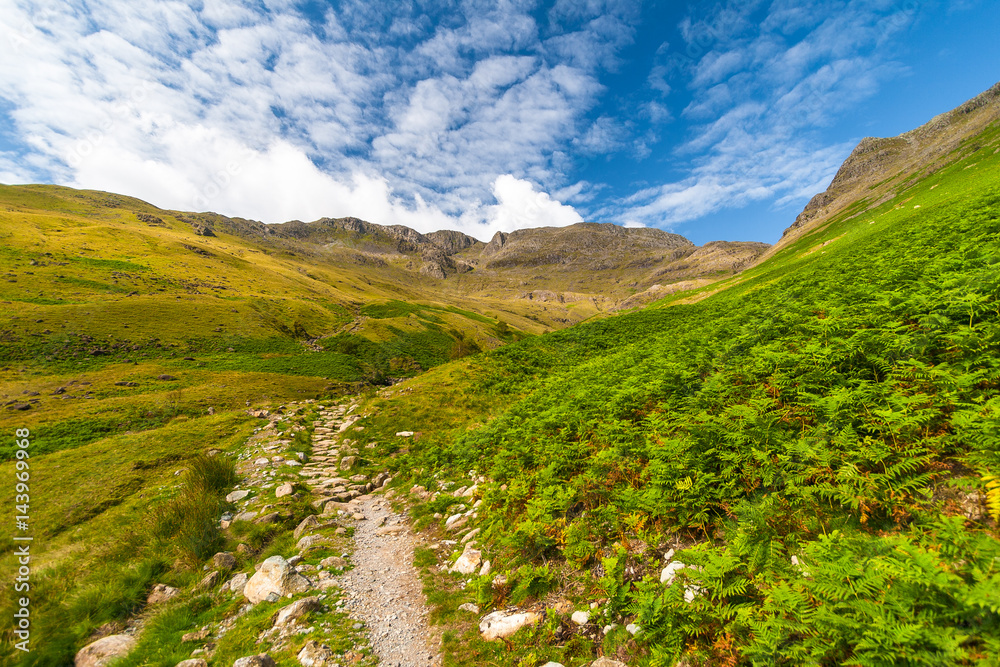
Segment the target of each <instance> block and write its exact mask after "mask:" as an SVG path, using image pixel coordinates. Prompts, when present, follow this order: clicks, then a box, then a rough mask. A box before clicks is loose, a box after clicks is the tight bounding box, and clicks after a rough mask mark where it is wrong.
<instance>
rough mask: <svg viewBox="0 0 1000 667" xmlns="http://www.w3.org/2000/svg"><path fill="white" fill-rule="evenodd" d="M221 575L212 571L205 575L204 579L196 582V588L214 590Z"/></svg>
mask: <svg viewBox="0 0 1000 667" xmlns="http://www.w3.org/2000/svg"><path fill="white" fill-rule="evenodd" d="M221 578H222V575H221V574H219V572H218V571H212V572H209V573H208V574H206V575H205V578H204V579H202V580H201V581H200V582H198V588H200V589H201V590H208V589H210V588H215V585H216V584H218V583H219V579H221Z"/></svg>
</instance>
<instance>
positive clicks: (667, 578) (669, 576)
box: [660, 560, 687, 586]
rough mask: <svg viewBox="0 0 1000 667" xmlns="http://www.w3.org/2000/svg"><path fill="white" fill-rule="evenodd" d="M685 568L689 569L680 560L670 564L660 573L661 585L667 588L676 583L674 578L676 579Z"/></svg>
mask: <svg viewBox="0 0 1000 667" xmlns="http://www.w3.org/2000/svg"><path fill="white" fill-rule="evenodd" d="M685 567H687V565H685V564H684V563H682V562H680V561H679V560H675V561H672V562H670V563H668V564H667V566H666V567H665V568H663V572H661V573H660V583H661V584H666V585H667V586H669V585H670V584H672V583H674V577H676V576H677V573H678V572H680V571H681V570H683V569H684V568H685Z"/></svg>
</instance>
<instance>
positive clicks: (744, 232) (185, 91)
mask: <svg viewBox="0 0 1000 667" xmlns="http://www.w3.org/2000/svg"><path fill="white" fill-rule="evenodd" d="M997 34H1000V12H998V11H997V10H996V7H995V5H994V4H993V3H992V2H991V0H926V1H920V0H802V1H792V0H769V1H765V0H740V1H730V2H689V3H678V2H652V3H640V2H632V1H628V0H620V1H614V0H574V1H565V0H555V1H550V2H532V1H528V0H524V1H521V0H508V1H506V2H481V1H478V0H471V1H467V2H461V1H447V0H429V1H427V2H418V1H412V2H406V1H402V0H400V1H395V2H385V3H378V2H373V1H372V0H358V1H355V0H345V1H344V2H327V1H326V0H309V1H308V2H287V1H284V0H258V1H257V2H239V1H236V0H204V1H202V2H197V1H192V2H165V1H163V0H158V1H155V2H154V1H152V0H130V1H129V2H127V3H126V2H122V1H120V0H118V1H116V0H87V1H86V2H82V1H66V0H61V1H59V2H51V3H47V2H44V1H38V2H29V1H26V0H0V182H3V183H28V182H45V183H58V184H64V185H71V186H74V187H86V188H94V189H100V190H108V191H113V192H120V193H123V194H129V195H133V196H137V197H140V198H142V199H145V200H147V201H150V202H151V203H153V204H155V205H157V206H161V207H165V208H177V209H182V210H214V211H218V212H220V213H224V214H227V215H234V216H242V217H247V218H253V219H257V220H263V221H265V222H280V221H284V220H290V219H301V220H314V219H317V218H319V217H323V216H331V217H335V216H346V215H353V216H357V217H361V218H365V219H367V220H370V221H372V222H378V223H383V224H404V225H408V226H411V227H414V228H416V229H418V230H420V231H425V232H426V231H432V230H435V229H442V228H450V229H460V230H462V231H465V232H466V233H469V234H472V235H473V236H476V237H478V238H481V239H488V238H489V237H490V236H491V235H492V234H493V233H494V232H495V231H497V230H507V231H509V230H512V229H516V228H522V227H537V226H545V225H566V224H572V223H574V222H578V221H581V220H587V221H596V222H614V223H617V224H623V225H632V226H650V227H660V228H663V229H668V230H671V231H675V232H677V233H680V234H683V235H685V236H687V237H688V238H690V239H691V240H693V241H695V242H696V243H704V242H706V241H711V240H715V239H728V240H762V241H768V242H774V241H775V240H777V239H778V238H779V237H780V235H781V232H782V230H783V229H784V228H785V227H787V226H788V225H789V224H790V223H791V222H792V221H793V220H794V218H795V216H796V215H797V214H798V212H799V211H800V210H801V209H802V207H803V206H804V205H805V203H806V202H807V201H808V199H809V198H810V197H811V196H812V195H813V194H815V193H816V192H819V191H822V190H823V189H825V187H826V186H827V184H828V183H829V181H830V179H831V178H832V177H833V175H834V173H835V172H836V169H837V167H838V166H839V165H840V163H841V162H842V161H843V160H844V158H845V157H846V156H847V155H848V153H849V152H850V151H851V149H852V148H853V146H854V145H855V144H856V143H857V142H858V141H859V140H860V139H861V138H862V137H864V136H891V135H895V134H898V133H900V132H903V131H906V130H909V129H912V128H913V127H916V126H917V125H919V124H921V123H923V122H925V121H927V120H929V119H930V118H931V117H932V116H933V115H935V114H937V113H941V112H943V111H947V110H948V109H951V108H953V107H954V106H957V105H958V104H960V103H961V102H963V101H965V100H966V99H968V98H970V97H972V96H974V95H976V94H978V93H979V92H982V91H983V90H985V89H986V88H988V87H989V86H991V85H992V84H994V83H996V82H997V81H998V80H1000V45H998V43H1000V40H998V39H997V38H996V35H997Z"/></svg>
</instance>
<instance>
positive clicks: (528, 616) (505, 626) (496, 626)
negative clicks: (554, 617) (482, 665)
mask: <svg viewBox="0 0 1000 667" xmlns="http://www.w3.org/2000/svg"><path fill="white" fill-rule="evenodd" d="M540 620H541V616H539V615H538V614H536V613H535V612H533V611H525V612H519V613H509V612H505V611H495V612H493V613H492V614H487V615H486V616H484V617H483V619H482V620H481V621H480V622H479V632H480V633H481V634H482V635H483V639H485V640H486V641H493V640H494V639H506V638H507V637H510V636H511V635H512V634H514V633H515V632H517V631H518V630H520V629H521V628H523V627H524V626H526V625H534V624H535V623H538V621H540Z"/></svg>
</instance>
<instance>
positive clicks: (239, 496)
mask: <svg viewBox="0 0 1000 667" xmlns="http://www.w3.org/2000/svg"><path fill="white" fill-rule="evenodd" d="M249 495H250V491H249V490H248V489H240V490H239V491H232V492H230V494H229V495H228V496H226V502H227V503H235V502H236V501H238V500H243V499H244V498H246V497H247V496H249Z"/></svg>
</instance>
